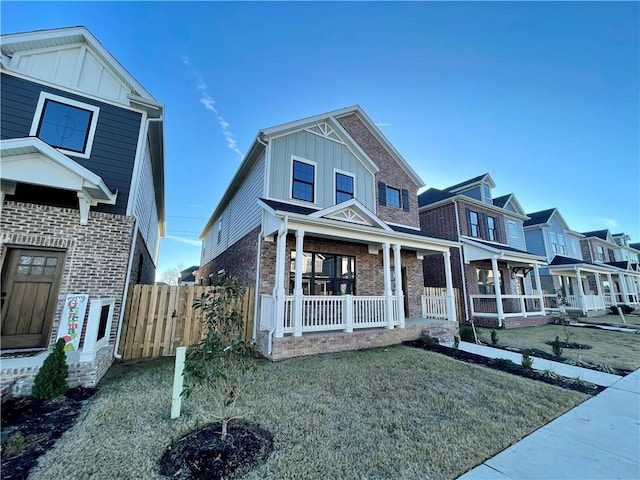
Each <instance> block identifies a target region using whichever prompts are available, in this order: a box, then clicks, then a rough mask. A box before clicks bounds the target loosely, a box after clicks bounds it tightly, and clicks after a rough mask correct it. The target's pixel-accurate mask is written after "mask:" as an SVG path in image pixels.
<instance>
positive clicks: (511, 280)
mask: <svg viewBox="0 0 640 480" xmlns="http://www.w3.org/2000/svg"><path fill="white" fill-rule="evenodd" d="M462 244H463V251H464V259H465V263H466V264H467V265H468V267H467V269H466V272H467V275H466V277H467V288H468V290H469V294H468V304H469V316H470V317H471V318H474V319H480V320H488V321H489V323H492V322H495V323H496V324H497V326H498V327H502V326H505V322H507V321H512V320H520V319H527V318H534V317H537V318H540V317H545V316H546V315H547V310H546V309H545V304H544V297H543V294H542V287H541V283H540V266H543V265H544V264H545V261H544V257H541V256H538V255H533V254H530V253H527V252H524V251H521V250H518V249H515V248H512V247H509V246H507V245H499V244H495V243H491V242H485V241H480V240H476V239H469V238H462ZM531 272H533V278H531V275H530V273H531ZM483 323H487V322H483ZM525 324H527V323H524V324H523V325H525ZM517 326H521V325H517Z"/></svg>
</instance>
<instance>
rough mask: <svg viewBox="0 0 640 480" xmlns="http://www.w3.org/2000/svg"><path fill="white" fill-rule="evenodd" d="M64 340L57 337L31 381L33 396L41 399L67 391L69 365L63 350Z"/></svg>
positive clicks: (49, 398)
mask: <svg viewBox="0 0 640 480" xmlns="http://www.w3.org/2000/svg"><path fill="white" fill-rule="evenodd" d="M64 346H65V341H64V339H63V338H59V339H58V341H57V342H56V346H55V348H54V349H53V352H51V353H50V354H49V355H48V356H47V358H45V359H44V363H43V364H42V367H40V370H38V374H37V375H36V378H35V381H34V383H33V390H32V391H31V393H32V394H33V396H34V397H36V398H40V399H42V400H51V399H52V398H56V397H59V396H61V395H64V393H65V392H66V391H67V377H68V376H69V366H68V365H67V354H66V353H65V351H64Z"/></svg>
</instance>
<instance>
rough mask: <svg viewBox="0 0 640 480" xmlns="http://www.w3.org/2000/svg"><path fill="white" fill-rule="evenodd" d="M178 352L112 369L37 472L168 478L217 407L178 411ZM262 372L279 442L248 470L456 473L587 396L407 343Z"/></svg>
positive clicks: (258, 413)
mask: <svg viewBox="0 0 640 480" xmlns="http://www.w3.org/2000/svg"><path fill="white" fill-rule="evenodd" d="M172 360H173V359H160V360H155V361H146V362H138V363H131V364H127V363H125V364H119V365H115V366H114V367H112V369H111V370H110V371H109V372H108V374H107V376H106V377H105V379H104V381H103V382H102V384H101V385H100V387H101V389H100V391H99V392H98V394H96V395H95V396H94V397H93V398H92V400H91V401H90V403H89V405H87V406H86V407H85V410H84V411H83V413H82V414H81V415H80V419H79V421H78V423H77V424H76V425H75V426H74V427H73V428H72V429H71V430H69V431H67V432H66V433H65V434H64V435H63V437H62V438H61V439H60V440H59V441H58V443H57V444H56V446H55V448H53V449H52V450H51V451H49V452H48V453H47V454H45V456H43V457H42V458H41V463H40V467H39V469H37V470H36V471H34V472H33V474H32V476H31V477H30V478H31V479H32V480H42V479H52V478H74V479H84V478H92V479H114V478H144V479H154V478H161V477H160V476H159V474H158V473H157V461H158V459H159V458H160V456H161V455H162V453H163V451H164V449H165V448H166V446H167V445H169V443H171V441H172V440H174V439H177V438H178V437H180V436H182V435H183V434H184V433H186V432H187V431H189V430H190V429H193V428H194V427H196V426H201V425H202V423H203V422H204V420H205V419H207V418H210V416H211V413H212V411H211V408H212V407H211V406H210V405H211V404H210V403H209V401H208V398H207V394H206V392H204V391H200V392H196V393H195V394H194V395H193V396H192V397H190V398H189V399H187V400H185V402H184V403H183V414H182V416H181V417H180V418H179V419H177V420H175V421H171V420H170V419H169V411H170V405H171V384H172V379H173V361H172ZM254 375H255V377H254V380H253V381H252V383H251V384H250V387H249V390H248V391H247V392H246V393H245V399H246V404H247V407H248V409H247V411H248V412H249V413H248V415H247V417H246V418H245V420H246V421H249V422H255V423H258V424H260V425H261V426H262V427H263V428H265V429H267V430H269V431H270V432H271V433H272V434H273V439H274V451H273V453H272V454H271V456H270V458H269V459H268V460H267V462H266V464H264V465H262V466H260V467H258V468H257V469H256V470H254V471H253V472H251V473H249V474H248V475H247V476H246V477H244V478H249V479H301V478H304V479H325V478H340V479H360V478H394V479H401V478H407V479H409V478H411V479H447V478H451V479H453V478H456V477H457V476H459V475H460V474H462V473H463V472H465V471H467V470H469V469H470V468H472V467H474V466H476V465H478V464H479V463H481V462H482V461H483V460H485V459H486V458H488V457H490V456H492V455H494V454H495V453H497V452H499V451H501V450H503V449H504V448H506V447H507V446H509V445H511V444H512V443H514V442H516V441H518V440H519V439H520V438H522V437H523V436H525V435H527V434H529V433H530V432H532V431H533V430H535V429H537V428H539V427H540V426H542V425H544V424H546V423H547V422H549V421H550V420H552V419H554V418H556V417H557V416H558V415H560V414H562V413H563V412H565V411H566V410H568V409H570V408H572V407H574V406H575V405H577V404H579V403H581V402H582V401H584V400H585V399H587V398H588V396H587V395H585V394H581V393H577V392H574V391H570V390H565V389H562V388H559V387H555V386H551V385H547V384H543V383H540V382H536V381H532V380H528V379H524V378H521V377H516V376H513V375H509V374H507V373H504V372H498V371H494V370H490V369H487V368H484V367H479V366H476V365H470V364H467V363H462V362H459V361H456V360H453V359H451V358H448V357H446V356H443V355H439V354H437V353H433V352H428V351H425V350H420V349H415V348H410V347H404V346H397V347H391V348H385V349H374V350H363V351H357V352H348V353H339V354H327V355H319V356H313V357H304V358H298V359H291V360H286V361H282V362H278V363H270V362H267V361H261V362H260V363H259V366H258V370H257V371H256V372H255V374H254Z"/></svg>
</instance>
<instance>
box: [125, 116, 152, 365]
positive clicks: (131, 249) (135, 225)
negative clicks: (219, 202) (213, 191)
mask: <svg viewBox="0 0 640 480" xmlns="http://www.w3.org/2000/svg"><path fill="white" fill-rule="evenodd" d="M163 118H164V115H162V114H160V116H159V117H157V118H149V117H147V120H146V121H147V127H146V128H145V131H146V132H147V134H148V132H149V123H151V122H162V121H163ZM135 187H137V185H136V186H135ZM135 187H134V191H130V192H129V194H130V195H132V194H133V195H135V194H136V193H137V190H138V189H137V188H135ZM163 188H164V185H163ZM133 201H134V202H135V197H133ZM156 208H157V205H156ZM132 217H133V231H132V236H131V245H130V246H129V266H128V267H127V277H126V278H125V282H124V291H123V292H122V300H121V301H120V317H119V318H118V331H117V333H116V340H115V345H114V347H113V356H114V358H116V359H118V360H120V359H121V358H122V355H120V354H119V353H118V346H119V345H120V336H121V335H122V323H123V320H124V313H125V309H126V306H127V294H128V293H129V281H130V280H131V267H132V266H133V254H134V250H135V249H134V247H135V244H136V240H137V238H138V219H137V218H136V217H135V216H134V215H132ZM158 233H159V232H158ZM159 245H160V235H158V244H157V245H156V253H157V251H158V248H159ZM157 260H158V259H157V256H156V258H154V260H153V261H154V263H155V262H156V261H157Z"/></svg>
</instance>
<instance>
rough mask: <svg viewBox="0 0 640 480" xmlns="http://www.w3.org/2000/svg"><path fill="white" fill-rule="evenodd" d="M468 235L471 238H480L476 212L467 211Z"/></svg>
mask: <svg viewBox="0 0 640 480" xmlns="http://www.w3.org/2000/svg"><path fill="white" fill-rule="evenodd" d="M469 235H471V236H472V237H480V222H479V220H478V212H474V211H473V210H470V211H469Z"/></svg>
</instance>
